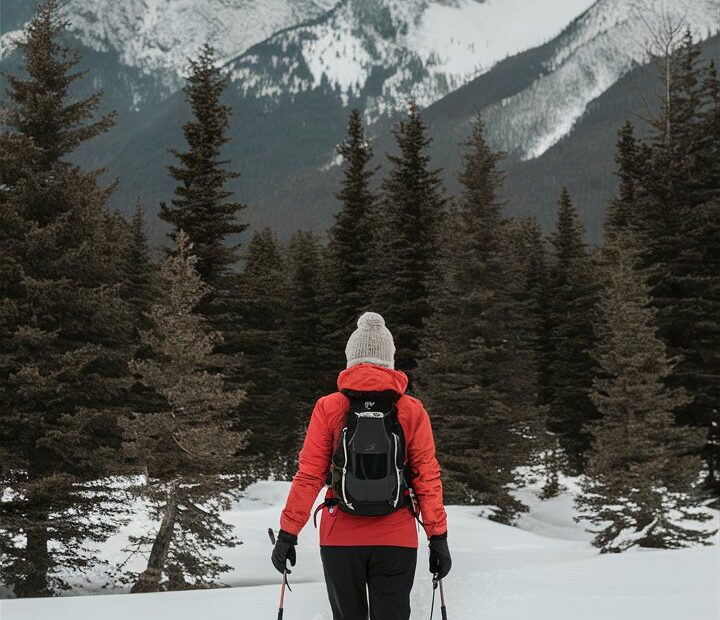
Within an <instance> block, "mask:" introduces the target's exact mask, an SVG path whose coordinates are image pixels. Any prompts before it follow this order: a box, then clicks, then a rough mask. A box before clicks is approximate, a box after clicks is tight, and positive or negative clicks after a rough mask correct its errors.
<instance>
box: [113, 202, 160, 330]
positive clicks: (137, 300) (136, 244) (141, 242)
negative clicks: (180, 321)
mask: <svg viewBox="0 0 720 620" xmlns="http://www.w3.org/2000/svg"><path fill="white" fill-rule="evenodd" d="M154 275H155V267H154V265H153V263H152V259H151V257H150V248H149V246H148V240H147V235H146V234H145V213H144V210H143V208H142V207H141V206H140V205H139V204H138V205H137V206H136V207H135V211H134V212H133V216H132V220H131V221H130V227H129V230H128V235H127V245H126V251H125V278H124V279H125V282H124V283H123V287H122V291H121V292H122V296H123V298H124V299H126V300H127V301H128V302H129V303H130V304H132V306H133V308H134V309H135V312H136V326H137V327H136V329H137V330H138V331H139V329H140V327H141V325H142V324H143V322H144V317H145V313H147V312H149V311H150V306H151V305H152V301H153V297H154V294H155V292H156V290H155V286H154V285H155V282H154Z"/></svg>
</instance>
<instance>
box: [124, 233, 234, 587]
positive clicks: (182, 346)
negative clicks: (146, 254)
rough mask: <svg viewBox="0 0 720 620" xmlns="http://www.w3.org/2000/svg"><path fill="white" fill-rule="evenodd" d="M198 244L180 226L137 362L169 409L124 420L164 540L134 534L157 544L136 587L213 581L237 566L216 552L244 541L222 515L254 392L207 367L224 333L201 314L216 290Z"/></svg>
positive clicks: (141, 542) (139, 541)
mask: <svg viewBox="0 0 720 620" xmlns="http://www.w3.org/2000/svg"><path fill="white" fill-rule="evenodd" d="M191 249H192V246H191V243H190V241H189V238H188V237H187V235H185V234H184V233H183V232H182V231H180V233H179V234H178V247H177V249H176V251H175V253H174V254H173V255H172V256H170V257H168V258H167V259H166V260H165V263H164V264H163V266H162V270H161V274H160V282H161V291H162V293H161V296H160V299H159V301H158V303H156V304H154V305H153V306H152V308H151V310H150V312H149V314H148V323H149V326H148V327H149V328H148V329H147V330H145V331H143V332H142V340H143V344H144V345H145V346H144V350H145V352H146V354H145V355H143V356H142V357H137V358H135V359H133V360H132V362H131V364H130V365H131V368H132V370H133V372H134V374H135V376H136V377H137V378H138V380H139V381H140V382H141V383H142V384H143V385H145V386H146V387H147V388H149V389H151V390H153V391H154V392H156V393H157V395H158V396H159V397H161V399H162V405H161V407H160V408H159V410H157V411H153V412H141V413H136V414H135V415H134V416H133V417H131V418H128V419H126V420H125V421H124V423H123V426H124V428H125V438H126V445H125V447H126V452H127V456H128V459H129V460H130V462H131V463H133V464H134V465H135V466H140V467H142V469H143V470H144V471H145V472H146V480H145V483H144V484H143V485H142V486H140V487H138V488H137V489H136V491H137V492H138V493H140V494H141V495H142V496H145V497H147V498H148V499H150V500H151V501H152V502H153V505H154V506H155V511H156V513H157V516H158V518H159V520H160V526H159V529H158V532H157V534H156V535H155V536H154V537H149V536H141V537H131V540H130V542H131V543H133V544H134V545H135V546H136V550H137V549H140V548H143V547H146V548H149V555H148V561H147V567H146V569H145V570H144V571H143V572H142V573H141V574H140V575H139V576H138V577H137V581H136V582H135V585H134V586H133V589H132V591H133V592H155V591H157V590H159V589H165V588H167V589H181V588H185V587H189V586H193V587H197V586H207V585H211V584H213V583H214V579H215V578H216V577H217V576H218V575H219V574H221V573H222V572H224V571H226V570H228V569H229V568H230V567H229V566H227V565H226V564H225V563H223V562H222V560H221V558H220V557H219V556H218V555H217V554H215V553H214V550H215V549H216V548H217V547H218V546H232V545H233V544H235V540H234V537H233V536H232V527H231V526H230V525H229V524H226V523H224V522H223V521H222V519H221V516H220V512H221V510H227V509H228V508H229V507H230V505H231V500H232V498H233V497H234V496H235V493H236V491H237V488H238V482H237V480H236V479H235V478H234V477H232V476H228V474H232V473H233V472H234V471H235V469H236V463H235V461H236V458H237V456H238V452H239V451H240V450H241V449H242V448H243V447H244V446H245V435H244V434H243V433H241V432H237V431H235V430H232V429H231V426H232V422H233V420H232V418H233V416H232V414H233V412H234V411H236V410H237V407H238V406H239V405H240V403H241V402H242V401H243V399H244V398H245V393H244V392H243V391H241V390H236V389H232V390H226V388H225V385H224V377H223V376H222V375H221V374H218V373H211V372H208V371H207V369H206V368H207V365H208V358H209V356H210V355H211V353H212V350H213V348H214V347H215V345H216V344H217V343H218V342H219V340H220V339H221V338H222V337H221V335H220V334H219V333H218V332H207V331H206V329H205V326H204V321H203V319H202V317H201V316H199V315H198V314H197V313H196V312H195V308H196V307H197V305H198V303H199V302H200V300H201V299H202V298H203V296H204V295H205V294H206V292H207V290H206V288H207V287H206V285H205V284H204V283H203V282H202V280H201V279H200V276H199V274H198V271H197V269H196V264H197V259H196V258H195V256H193V255H192V254H191V253H190V252H191ZM163 575H165V576H166V579H165V580H164V581H163ZM131 577H132V576H131ZM125 578H126V579H127V576H125Z"/></svg>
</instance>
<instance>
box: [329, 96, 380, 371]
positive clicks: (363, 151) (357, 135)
mask: <svg viewBox="0 0 720 620" xmlns="http://www.w3.org/2000/svg"><path fill="white" fill-rule="evenodd" d="M337 152H338V155H340V156H341V157H342V159H343V171H342V172H343V179H342V188H341V190H340V191H339V192H338V193H337V194H336V196H337V199H338V200H339V201H340V202H341V205H342V206H341V208H340V211H338V213H337V215H336V216H335V222H334V224H333V225H332V226H331V227H330V230H329V231H328V244H327V251H326V259H325V260H326V264H327V270H326V273H327V278H326V285H327V286H326V293H325V294H326V302H325V303H326V307H327V312H326V315H327V318H326V321H327V331H328V335H327V339H328V344H329V349H330V350H331V354H332V355H333V359H335V358H337V360H338V363H341V362H342V351H343V350H344V346H345V341H346V339H347V337H348V334H349V333H351V332H352V330H353V325H354V321H355V320H356V319H357V316H358V315H359V314H361V313H362V312H363V311H365V310H367V309H369V308H368V293H369V284H370V263H371V261H370V249H371V248H372V239H373V226H372V223H371V220H370V216H371V212H372V209H373V206H374V204H375V194H374V193H373V192H372V191H371V189H370V181H371V179H372V176H373V174H374V172H375V170H372V169H368V165H369V163H370V160H371V159H372V155H373V153H372V148H371V147H370V144H369V143H368V141H367V139H366V138H365V132H364V130H363V126H362V119H361V117H360V112H359V110H357V109H355V110H353V111H352V112H351V113H350V120H349V121H348V127H347V137H346V139H345V142H343V143H342V144H340V145H339V146H338V148H337Z"/></svg>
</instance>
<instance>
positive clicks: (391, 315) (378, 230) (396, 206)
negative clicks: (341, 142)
mask: <svg viewBox="0 0 720 620" xmlns="http://www.w3.org/2000/svg"><path fill="white" fill-rule="evenodd" d="M393 135H394V136H395V140H396V142H397V146H398V149H399V151H400V153H399V154H398V155H388V160H389V162H390V171H389V173H388V176H387V177H386V178H385V179H384V180H383V183H382V197H381V200H380V204H379V205H378V207H377V209H376V210H375V213H374V216H373V239H374V241H373V267H372V273H373V277H372V283H371V293H372V300H373V307H374V310H375V311H376V312H379V313H381V314H382V315H383V316H384V317H385V321H386V323H387V325H388V326H389V327H390V329H391V330H392V332H393V336H394V338H395V346H396V349H397V352H396V355H395V364H396V367H397V368H399V369H401V370H405V371H409V372H411V371H412V370H413V369H414V368H415V366H416V365H417V362H418V357H419V354H420V351H419V348H420V338H421V336H422V333H423V321H424V320H425V319H426V318H427V317H428V316H429V314H430V306H429V301H428V286H429V280H430V278H431V277H432V271H433V265H434V262H435V258H436V256H437V251H438V232H439V227H440V224H441V222H442V217H443V212H444V210H445V202H446V201H445V199H444V198H443V188H442V183H441V181H440V172H441V171H440V170H437V169H432V168H430V156H429V155H428V154H427V149H428V147H429V145H430V142H431V139H430V138H429V137H428V136H427V129H426V127H425V124H424V123H423V121H422V118H421V117H420V113H419V111H418V109H417V106H416V105H415V103H411V104H410V108H409V112H408V116H407V118H406V119H405V120H401V121H400V122H399V123H398V126H397V127H396V128H395V129H393Z"/></svg>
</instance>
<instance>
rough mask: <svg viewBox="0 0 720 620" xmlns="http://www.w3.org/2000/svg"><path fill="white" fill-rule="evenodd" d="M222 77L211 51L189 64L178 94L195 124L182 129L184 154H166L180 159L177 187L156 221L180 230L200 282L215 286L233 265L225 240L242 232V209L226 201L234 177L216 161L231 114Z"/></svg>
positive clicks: (233, 253)
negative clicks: (223, 99) (182, 94)
mask: <svg viewBox="0 0 720 620" xmlns="http://www.w3.org/2000/svg"><path fill="white" fill-rule="evenodd" d="M225 87H226V77H225V76H224V75H223V74H222V72H221V70H220V69H219V68H218V67H217V66H216V56H215V50H214V49H213V48H212V47H210V46H209V45H204V46H203V47H202V49H201V50H200V54H199V56H198V58H197V59H194V60H190V75H189V77H188V81H187V85H186V86H185V88H184V89H183V90H184V92H185V94H186V99H187V101H188V103H189V104H190V107H191V108H192V113H193V117H194V120H192V121H189V122H187V123H185V124H184V125H183V133H184V134H185V140H186V141H187V143H188V150H187V151H185V152H180V151H177V150H175V149H172V150H171V151H170V152H171V153H172V154H173V155H175V157H177V159H178V160H179V164H178V165H174V166H169V167H168V171H169V172H170V175H171V176H172V177H173V178H174V179H175V180H176V181H177V182H178V185H177V187H176V188H175V197H174V198H173V199H172V200H171V203H170V205H167V204H165V203H163V204H161V206H160V217H161V218H162V219H163V220H165V221H166V222H169V223H170V224H172V226H173V230H172V232H171V233H170V235H169V236H170V237H171V238H172V239H173V240H177V235H178V231H180V230H183V231H185V232H186V233H187V234H188V235H189V237H190V239H191V240H192V242H193V248H194V250H193V251H194V252H195V254H196V255H197V257H198V266H197V269H198V272H199V273H200V276H201V278H202V279H203V281H204V282H207V283H208V284H209V285H210V286H212V287H217V285H218V281H219V280H220V279H221V278H222V277H223V276H225V275H227V274H228V271H229V269H230V267H231V266H232V265H233V264H235V263H236V262H237V261H238V258H239V257H238V247H239V244H230V245H228V244H226V241H227V239H228V237H231V236H234V235H238V234H239V233H241V232H242V231H244V230H245V228H246V227H247V226H246V225H245V224H240V223H238V221H237V215H238V213H239V212H240V211H241V210H242V209H244V205H242V204H240V203H237V202H233V201H232V200H229V199H230V198H231V196H232V192H230V191H229V190H227V189H225V185H226V183H227V182H228V181H229V180H231V179H235V178H237V177H238V176H239V175H238V173H236V172H231V171H228V170H226V169H225V168H224V166H225V165H226V164H228V163H229V162H228V161H226V160H222V159H220V157H221V149H222V146H223V145H224V144H225V143H226V142H227V141H228V140H229V138H228V137H227V130H228V127H229V123H230V114H231V110H230V108H229V107H228V106H225V105H222V104H221V103H220V99H221V97H222V94H223V92H224V90H225Z"/></svg>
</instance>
